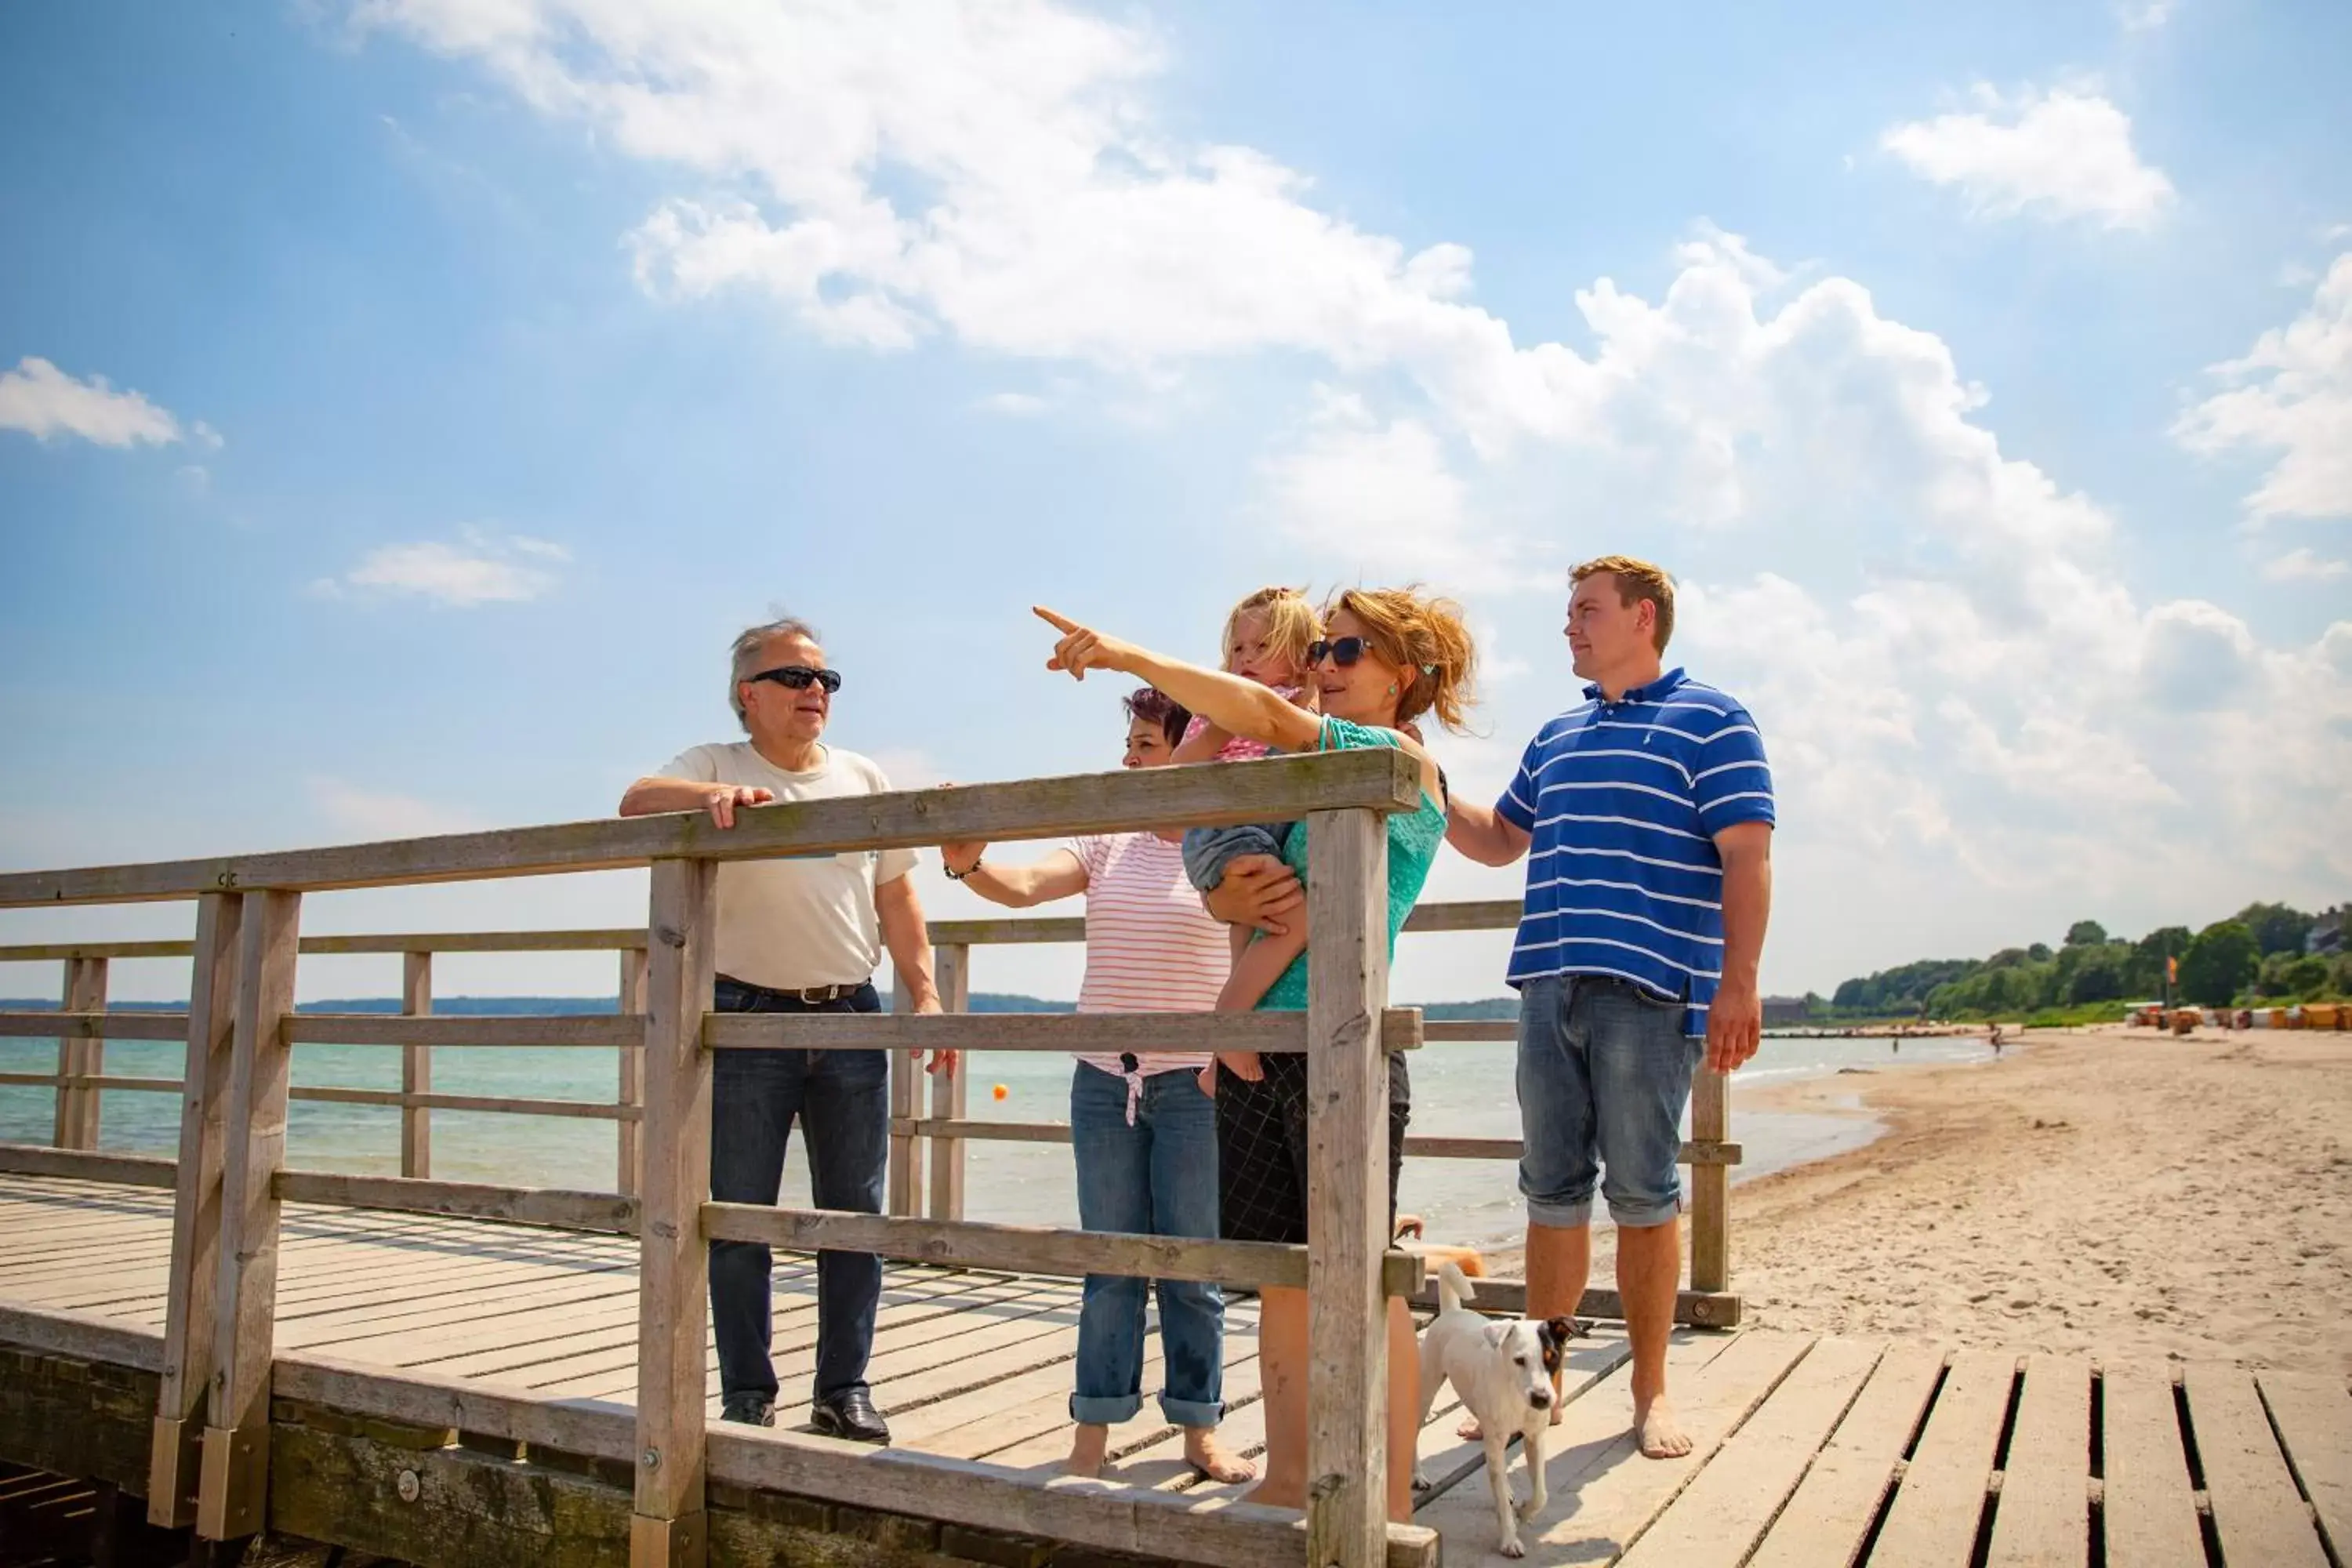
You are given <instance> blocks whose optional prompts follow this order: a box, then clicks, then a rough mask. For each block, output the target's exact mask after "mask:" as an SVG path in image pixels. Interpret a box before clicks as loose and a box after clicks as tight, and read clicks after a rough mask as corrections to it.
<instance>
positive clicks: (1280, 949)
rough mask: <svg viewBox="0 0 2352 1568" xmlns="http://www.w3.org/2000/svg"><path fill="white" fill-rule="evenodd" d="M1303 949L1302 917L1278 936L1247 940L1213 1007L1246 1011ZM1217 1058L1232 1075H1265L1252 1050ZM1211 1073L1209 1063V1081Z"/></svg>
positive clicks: (1304, 927)
mask: <svg viewBox="0 0 2352 1568" xmlns="http://www.w3.org/2000/svg"><path fill="white" fill-rule="evenodd" d="M1306 951H1307V922H1306V921H1303V920H1295V921H1291V922H1290V930H1289V931H1286V932H1284V933H1283V934H1282V935H1280V936H1262V937H1259V938H1258V939H1257V940H1256V941H1255V942H1251V943H1250V944H1249V946H1248V948H1247V950H1246V951H1244V952H1243V953H1242V954H1241V955H1240V956H1239V957H1237V958H1235V959H1234V972H1233V973H1232V974H1230V975H1229V976H1227V977H1226V980H1225V988H1224V989H1223V991H1221V992H1219V993H1218V994H1217V1011H1218V1012H1220V1013H1246V1012H1248V1011H1249V1010H1250V1009H1251V1008H1253V1007H1255V1006H1256V1005H1257V1004H1258V999H1259V998H1260V997H1262V996H1264V995H1265V994H1266V993H1267V992H1268V991H1270V990H1272V989H1273V988H1274V983H1275V982H1276V981H1277V980H1279V979H1281V978H1282V972H1283V971H1284V970H1286V969H1287V968H1289V967H1290V964H1291V961H1292V960H1294V959H1296V958H1297V956H1298V955H1299V954H1300V953H1302V952H1306ZM1217 1060H1218V1061H1221V1062H1223V1063H1224V1064H1225V1066H1226V1067H1228V1068H1232V1069H1233V1072H1234V1077H1236V1078H1242V1079H1249V1080H1250V1081H1251V1082H1253V1083H1255V1082H1256V1081H1257V1080H1258V1079H1261V1078H1263V1077H1265V1068H1263V1067H1261V1066H1259V1065H1258V1059H1257V1053H1256V1052H1255V1051H1219V1052H1218V1053H1217ZM1215 1074H1216V1068H1215V1066H1214V1064H1212V1065H1211V1067H1210V1068H1209V1071H1208V1077H1209V1079H1210V1081H1211V1082H1214V1081H1215ZM1210 1092H1212V1093H1213V1092H1215V1091H1214V1090H1213V1089H1212V1090H1211V1091H1210Z"/></svg>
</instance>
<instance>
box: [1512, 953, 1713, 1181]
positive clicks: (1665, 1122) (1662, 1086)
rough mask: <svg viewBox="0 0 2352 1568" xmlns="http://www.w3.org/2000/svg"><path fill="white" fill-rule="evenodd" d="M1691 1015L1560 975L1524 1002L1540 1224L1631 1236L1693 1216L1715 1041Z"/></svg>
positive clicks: (1527, 1134)
mask: <svg viewBox="0 0 2352 1568" xmlns="http://www.w3.org/2000/svg"><path fill="white" fill-rule="evenodd" d="M1683 1007H1684V1004H1683V1003H1682V1002H1681V1001H1680V1000H1678V999H1670V998H1668V997H1664V996H1659V995H1655V994H1652V993H1651V992H1648V991H1645V990H1643V988H1642V987H1640V986H1638V985H1635V984H1632V983H1631V982H1630V981H1623V980H1619V979H1616V978H1614V977H1613V976H1610V975H1601V974H1548V975H1545V976H1544V977H1543V978H1541V979H1539V980H1531V981H1529V982H1528V984H1527V986H1526V988H1525V989H1523V990H1522V991H1521V992H1520V993H1519V1124H1520V1128H1521V1131H1522V1134H1523V1136H1524V1139H1525V1150H1524V1152H1522V1153H1521V1155H1520V1157H1519V1191H1520V1193H1521V1194H1524V1195H1525V1196H1526V1198H1527V1200H1528V1222H1529V1223H1530V1224H1534V1225H1542V1226H1560V1227H1563V1228H1572V1227H1574V1226H1582V1225H1587V1224H1590V1223H1591V1218H1592V1189H1593V1187H1594V1185H1595V1184H1596V1183H1597V1184H1598V1185H1599V1186H1600V1188H1601V1194H1602V1195H1603V1196H1604V1197H1606V1198H1607V1199H1608V1202H1609V1217H1610V1218H1611V1219H1613V1220H1615V1221H1616V1222H1617V1223H1618V1224H1619V1225H1620V1226H1653V1225H1664V1224H1665V1223H1666V1222H1667V1221H1668V1220H1670V1219H1672V1218H1674V1217H1675V1214H1676V1213H1677V1212H1678V1211H1679V1209H1680V1207H1681V1201H1682V1170H1681V1164H1680V1160H1679V1156H1680V1155H1681V1152H1682V1119H1683V1108H1684V1107H1685V1105H1687V1104H1688V1103H1689V1102H1690V1086H1691V1074H1692V1073H1694V1072H1696V1070H1697V1068H1698V1064H1699V1060H1700V1058H1702V1057H1703V1056H1704V1055H1705V1054H1706V1041H1705V1040H1704V1039H1701V1038H1699V1037H1695V1036H1688V1035H1685V1034H1684V1033H1683Z"/></svg>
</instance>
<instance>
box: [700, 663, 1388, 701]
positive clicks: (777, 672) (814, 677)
mask: <svg viewBox="0 0 2352 1568" xmlns="http://www.w3.org/2000/svg"><path fill="white" fill-rule="evenodd" d="M1349 662H1350V663H1352V662H1354V661H1353V660H1350V661H1349ZM743 679H746V680H772V681H774V682H775V683H776V684H777V685H779V686H782V687H785V688H787V689H791V690H793V691H805V690H807V689H808V688H809V686H810V684H811V683H812V682H814V684H816V685H818V686H822V687H824V689H825V690H826V691H827V692H828V693H830V692H835V691H838V690H840V689H841V671H839V670H837V669H811V668H809V667H808V666H807V665H804V664H780V665H778V666H777V667H776V668H773V669H763V670H761V672H760V673H759V674H757V675H747V676H745V677H744V678H743Z"/></svg>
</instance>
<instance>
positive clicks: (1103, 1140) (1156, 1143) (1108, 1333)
mask: <svg viewBox="0 0 2352 1568" xmlns="http://www.w3.org/2000/svg"><path fill="white" fill-rule="evenodd" d="M1070 1144H1071V1147H1072V1149H1073V1150H1074V1151H1075V1152H1076V1155H1077V1167H1078V1223H1079V1224H1080V1225H1082V1226H1085V1227H1086V1228H1087V1229H1088V1230H1113V1231H1127V1232H1131V1233H1137V1234H1141V1235H1146V1236H1197V1237H1205V1238H1213V1237H1215V1236H1216V1234H1217V1110H1216V1102H1215V1101H1213V1100H1211V1099H1210V1098H1209V1097H1208V1096H1207V1095H1205V1094H1202V1092H1201V1086H1200V1085H1199V1084H1198V1083H1197V1082H1195V1081H1194V1079H1193V1075H1192V1073H1190V1072H1181V1071H1180V1072H1159V1073H1153V1074H1152V1075H1151V1076H1150V1077H1149V1078H1147V1079H1144V1080H1143V1097H1142V1101H1141V1103H1139V1105H1138V1106H1137V1107H1136V1111H1135V1125H1134V1126H1132V1127H1130V1126H1129V1125H1128V1122H1127V1080H1126V1079H1123V1078H1120V1077H1119V1076H1118V1075H1117V1074H1116V1073H1108V1072H1105V1071H1103V1070H1102V1069H1101V1068H1097V1067H1089V1066H1087V1064H1086V1063H1085V1062H1080V1063H1078V1064H1077V1068H1076V1076H1075V1077H1074V1078H1072V1079H1071V1080H1070ZM1156 1284H1157V1286H1158V1289H1159V1294H1160V1345H1161V1347H1162V1349H1163V1351H1164V1352H1165V1356H1164V1359H1165V1362H1166V1365H1165V1368H1164V1371H1165V1373H1166V1387H1165V1392H1163V1393H1162V1394H1160V1411H1161V1413H1162V1414H1163V1415H1166V1416H1167V1417H1168V1419H1169V1420H1170V1421H1171V1422H1172V1423H1174V1424H1175V1425H1176V1426H1215V1425H1216V1424H1217V1418H1218V1417H1219V1416H1220V1415H1223V1414H1224V1386H1225V1356H1224V1337H1225V1303H1224V1298H1223V1295H1222V1294H1220V1293H1219V1291H1218V1289H1217V1288H1216V1287H1215V1286H1214V1285H1208V1284H1200V1283H1195V1282H1192V1281H1189V1280H1171V1279H1162V1280H1159V1281H1156ZM1144 1286H1145V1281H1144V1280H1141V1279H1136V1278H1134V1277H1133V1276H1131V1275H1125V1274H1089V1275H1087V1289H1086V1299H1085V1302H1084V1304H1083V1305H1082V1306H1081V1307H1080V1308H1079V1310H1078V1365H1077V1379H1078V1386H1077V1392H1076V1394H1073V1395H1072V1396H1071V1399H1070V1417H1071V1419H1072V1420H1075V1421H1081V1422H1086V1423H1089V1424H1092V1425H1097V1426H1115V1425H1117V1424H1118V1422H1121V1421H1125V1420H1127V1419H1129V1417H1130V1416H1132V1415H1135V1413H1136V1412H1137V1411H1139V1410H1140V1409H1142V1408H1143V1327H1144V1325H1143V1298H1144Z"/></svg>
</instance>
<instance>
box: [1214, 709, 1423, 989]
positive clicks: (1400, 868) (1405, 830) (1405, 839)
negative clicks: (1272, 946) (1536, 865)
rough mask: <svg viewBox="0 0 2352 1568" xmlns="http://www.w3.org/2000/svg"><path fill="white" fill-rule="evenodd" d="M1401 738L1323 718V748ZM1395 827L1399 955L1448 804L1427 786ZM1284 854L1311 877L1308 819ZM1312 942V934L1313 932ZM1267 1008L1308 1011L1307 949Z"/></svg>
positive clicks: (1392, 919)
mask: <svg viewBox="0 0 2352 1568" xmlns="http://www.w3.org/2000/svg"><path fill="white" fill-rule="evenodd" d="M1398 743H1399V737H1398V735H1397V732H1396V731H1393V730H1374V729H1370V728H1368V727H1367V726H1365V725H1362V724H1354V723H1350V722H1349V721H1347V720H1345V719H1326V720H1324V721H1323V733H1322V735H1321V736H1320V737H1319V738H1318V740H1317V742H1316V747H1315V749H1316V750H1317V751H1318V752H1352V751H1360V750H1361V749H1362V748H1364V747H1366V746H1395V745H1397V744H1398ZM1388 828H1389V956H1390V957H1391V958H1394V957H1395V956H1396V939H1397V932H1398V931H1400V930H1401V929H1402V927H1403V925H1404V917H1405V916H1407V915H1409V914H1411V913H1412V906H1413V903H1414V900H1418V899H1419V898H1420V897H1421V889H1422V885H1423V883H1425V882H1427V881H1428V880H1429V868H1430V864H1431V862H1433V861H1434V860H1435V859H1436V858H1437V847H1438V846H1439V845H1440V844H1443V843H1444V841H1445V808H1444V806H1442V805H1439V804H1438V803H1437V802H1436V801H1435V800H1433V799H1432V798H1431V796H1430V794H1429V792H1428V791H1427V790H1423V791H1422V792H1421V806H1420V808H1419V809H1418V810H1415V811H1409V812H1407V811H1395V812H1391V813H1390V814H1389V816H1388ZM1282 858H1283V861H1284V863H1285V864H1286V865H1288V866H1289V868H1291V869H1292V870H1294V871H1296V872H1297V873H1298V880H1299V883H1300V884H1301V885H1302V886H1304V885H1305V883H1306V881H1307V825H1306V824H1305V823H1303V822H1298V823H1293V824H1292V825H1291V828H1290V835H1289V837H1287V838H1286V839H1285V840H1284V841H1283V847H1282ZM1308 940H1309V941H1310V942H1311V941H1312V940H1313V938H1312V936H1311V935H1310V937H1309V938H1308ZM1257 1010H1258V1011H1259V1012H1262V1013H1303V1012H1305V1011H1306V1010H1307V955H1306V954H1305V953H1303V952H1302V953H1300V954H1299V955H1298V956H1297V958H1296V959H1294V960H1292V961H1291V964H1290V967H1289V968H1287V969H1286V970H1284V971H1283V972H1282V977H1281V978H1280V979H1278V980H1276V982H1275V983H1274V984H1273V985H1272V986H1270V987H1268V989H1267V991H1266V994H1265V996H1264V997H1263V998H1261V999H1260V1000H1259V1002H1258V1005H1257Z"/></svg>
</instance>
